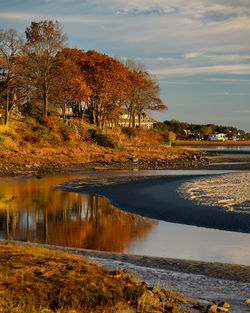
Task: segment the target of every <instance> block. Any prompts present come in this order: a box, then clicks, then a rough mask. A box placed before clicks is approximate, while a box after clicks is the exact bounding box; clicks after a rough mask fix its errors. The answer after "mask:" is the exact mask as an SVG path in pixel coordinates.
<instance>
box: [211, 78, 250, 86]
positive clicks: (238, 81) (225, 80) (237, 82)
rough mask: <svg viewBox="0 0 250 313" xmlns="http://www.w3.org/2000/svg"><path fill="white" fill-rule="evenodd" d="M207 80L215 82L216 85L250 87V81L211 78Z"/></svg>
mask: <svg viewBox="0 0 250 313" xmlns="http://www.w3.org/2000/svg"><path fill="white" fill-rule="evenodd" d="M207 80H208V81H214V82H216V83H221V84H241V85H250V79H241V78H218V77H211V78H207Z"/></svg>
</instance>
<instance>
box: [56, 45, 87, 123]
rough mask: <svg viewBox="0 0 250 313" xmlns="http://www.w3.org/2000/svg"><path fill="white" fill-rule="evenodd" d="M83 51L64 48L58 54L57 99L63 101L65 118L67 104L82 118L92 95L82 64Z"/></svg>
mask: <svg viewBox="0 0 250 313" xmlns="http://www.w3.org/2000/svg"><path fill="white" fill-rule="evenodd" d="M83 53H84V52H83V50H79V49H70V48H64V49H63V50H62V51H61V52H60V53H59V54H58V55H57V60H58V62H57V77H58V79H57V89H55V91H56V94H55V100H57V101H58V100H59V102H61V106H62V110H63V114H64V118H65V117H66V115H65V112H66V107H67V106H70V107H72V109H73V110H74V112H75V113H76V115H77V116H78V118H82V117H83V114H84V112H85V110H86V103H88V99H89V97H90V95H91V90H90V89H89V88H88V86H87V84H86V80H85V73H84V72H83V71H82V70H81V66H80V64H81V62H80V61H81V57H82V56H83Z"/></svg>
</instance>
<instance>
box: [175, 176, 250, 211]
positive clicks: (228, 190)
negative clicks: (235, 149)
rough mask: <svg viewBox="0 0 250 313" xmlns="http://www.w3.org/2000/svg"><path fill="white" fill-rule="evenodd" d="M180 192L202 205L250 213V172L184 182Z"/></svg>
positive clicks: (182, 195) (179, 189)
mask: <svg viewBox="0 0 250 313" xmlns="http://www.w3.org/2000/svg"><path fill="white" fill-rule="evenodd" d="M178 193H179V195H180V196H181V197H182V198H184V199H188V200H194V201H196V203H197V204H200V205H208V206H219V207H223V208H225V210H227V211H237V212H244V213H250V172H242V173H230V174H224V175H218V176H212V177H208V178H198V179H194V180H191V181H188V182H185V183H183V184H182V185H181V186H180V187H179V188H178Z"/></svg>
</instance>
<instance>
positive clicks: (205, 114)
mask: <svg viewBox="0 0 250 313" xmlns="http://www.w3.org/2000/svg"><path fill="white" fill-rule="evenodd" d="M44 19H47V20H49V19H51V20H56V19H57V20H58V21H59V22H61V23H62V24H63V27H64V32H65V33H66V34H67V35H68V37H69V40H68V44H69V46H70V47H77V48H79V49H85V50H90V49H92V50H97V51H99V52H102V53H107V54H108V55H110V56H114V57H119V58H131V57H132V58H135V59H136V60H139V61H142V62H143V63H144V64H145V65H146V67H147V68H148V70H150V71H151V73H152V74H154V75H156V77H157V78H158V80H159V84H160V87H161V96H162V99H163V101H164V103H165V104H167V105H168V107H169V109H168V110H167V111H166V112H164V113H153V114H152V115H153V117H155V118H156V119H158V120H160V121H163V120H166V119H168V120H169V119H177V120H180V121H187V122H192V123H204V124H206V123H214V124H221V125H232V126H236V127H237V128H239V129H243V130H245V131H247V132H250V1H249V0H189V1H186V0H175V1H170V0H155V1H152V0H19V1H18V0H8V1H6V0H0V28H3V29H9V28H15V29H16V30H17V31H18V32H19V34H23V33H24V31H25V28H26V27H27V26H29V25H30V23H31V21H40V20H44Z"/></svg>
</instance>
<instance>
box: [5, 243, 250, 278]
mask: <svg viewBox="0 0 250 313" xmlns="http://www.w3.org/2000/svg"><path fill="white" fill-rule="evenodd" d="M0 242H1V243H12V244H18V245H24V246H30V247H32V246H33V247H40V248H46V249H50V250H60V251H64V252H67V253H71V254H76V255H81V256H83V257H87V258H90V259H91V258H101V259H110V260H115V261H120V262H123V263H130V264H134V265H138V266H142V267H148V268H157V269H163V270H167V271H172V272H179V273H187V274H196V275H205V276H207V277H211V278H218V279H225V280H233V281H239V282H242V283H250V266H247V265H238V264H229V263H219V262H204V261H195V260H183V259H174V258H163V257H151V256H141V255H131V254H124V253H116V252H106V251H96V250H88V249H80V248H71V247H63V246H54V245H47V244H39V243H31V242H24V241H15V240H5V239H0Z"/></svg>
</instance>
